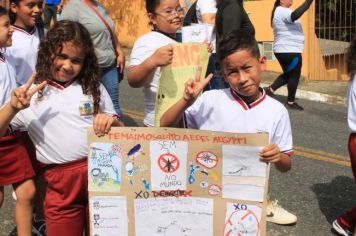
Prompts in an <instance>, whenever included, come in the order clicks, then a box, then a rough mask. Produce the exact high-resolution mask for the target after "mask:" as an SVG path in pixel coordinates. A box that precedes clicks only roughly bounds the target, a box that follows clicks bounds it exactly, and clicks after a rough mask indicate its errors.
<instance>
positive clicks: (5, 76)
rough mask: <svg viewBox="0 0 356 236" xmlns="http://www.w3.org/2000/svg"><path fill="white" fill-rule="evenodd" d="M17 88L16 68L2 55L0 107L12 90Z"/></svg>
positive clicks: (0, 64) (0, 58)
mask: <svg viewBox="0 0 356 236" xmlns="http://www.w3.org/2000/svg"><path fill="white" fill-rule="evenodd" d="M15 88H16V75H15V71H14V69H13V68H12V67H11V65H10V64H9V63H7V61H6V58H5V57H3V56H1V55H0V107H1V106H2V105H4V103H5V102H6V101H7V100H8V99H9V98H10V95H11V92H12V90H14V89H15Z"/></svg>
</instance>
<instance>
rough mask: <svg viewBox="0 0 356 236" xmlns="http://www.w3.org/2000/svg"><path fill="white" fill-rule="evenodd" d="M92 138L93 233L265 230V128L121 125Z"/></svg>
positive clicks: (214, 234) (224, 235) (215, 234)
mask: <svg viewBox="0 0 356 236" xmlns="http://www.w3.org/2000/svg"><path fill="white" fill-rule="evenodd" d="M88 143H89V149H90V150H89V152H90V154H89V156H88V182H89V209H90V230H91V231H90V233H91V235H93V236H94V235H95V236H101V235H105V236H109V235H120V236H121V235H123V236H125V235H129V236H134V235H137V236H142V235H145V236H151V235H152V236H159V235H173V236H175V235H204V236H209V235H210V236H228V235H229V236H232V235H238V234H237V233H239V235H241V236H242V235H243V236H250V235H254V236H256V235H266V219H265V207H266V194H267V190H268V175H269V165H267V164H265V163H263V162H260V161H259V157H258V153H259V150H261V149H262V147H264V146H265V145H266V144H267V143H268V135H267V134H233V133H224V132H212V131H200V130H189V129H174V128H139V127H120V128H112V130H111V131H110V133H109V134H108V135H106V136H105V137H101V138H98V137H96V136H95V134H94V132H93V130H89V135H88Z"/></svg>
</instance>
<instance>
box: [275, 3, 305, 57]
mask: <svg viewBox="0 0 356 236" xmlns="http://www.w3.org/2000/svg"><path fill="white" fill-rule="evenodd" d="M292 12H293V11H292V10H291V9H289V8H286V7H281V6H279V7H277V8H276V11H275V12H274V17H273V21H272V28H273V33H274V47H273V50H274V52H276V53H286V52H294V53H302V52H303V50H304V34H303V29H302V25H301V23H300V20H299V19H298V20H296V21H294V22H293V21H292V19H291V15H292Z"/></svg>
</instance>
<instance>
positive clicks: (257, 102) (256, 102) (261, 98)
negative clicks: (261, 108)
mask: <svg viewBox="0 0 356 236" xmlns="http://www.w3.org/2000/svg"><path fill="white" fill-rule="evenodd" d="M259 90H260V91H261V92H262V96H261V97H260V98H258V99H257V100H256V101H254V102H252V103H250V104H248V103H246V102H245V101H244V100H243V99H242V98H241V96H240V95H239V94H238V93H237V92H235V91H234V90H233V89H232V88H230V92H231V95H232V96H233V97H234V98H235V100H236V101H237V102H238V103H239V104H240V105H241V106H242V107H243V108H244V109H245V110H249V109H252V108H254V107H255V106H257V105H258V104H260V103H261V102H263V101H264V100H265V99H266V92H265V91H264V90H263V89H262V88H259Z"/></svg>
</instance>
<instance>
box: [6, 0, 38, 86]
mask: <svg viewBox="0 0 356 236" xmlns="http://www.w3.org/2000/svg"><path fill="white" fill-rule="evenodd" d="M39 2H42V1H38V0H10V20H11V24H12V26H13V29H14V34H13V37H12V38H13V45H12V46H11V47H10V48H8V49H7V50H6V55H7V56H8V58H9V62H10V64H11V65H12V66H13V67H14V68H15V71H16V77H17V78H16V80H17V84H18V85H19V86H20V85H23V84H24V83H26V81H27V79H28V78H29V77H30V76H31V74H32V72H33V71H34V70H35V66H36V60H37V50H38V44H39V42H40V35H39V31H38V29H37V28H36V26H35V23H36V18H37V17H38V15H39V14H40V12H41V7H42V6H40V3H39Z"/></svg>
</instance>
